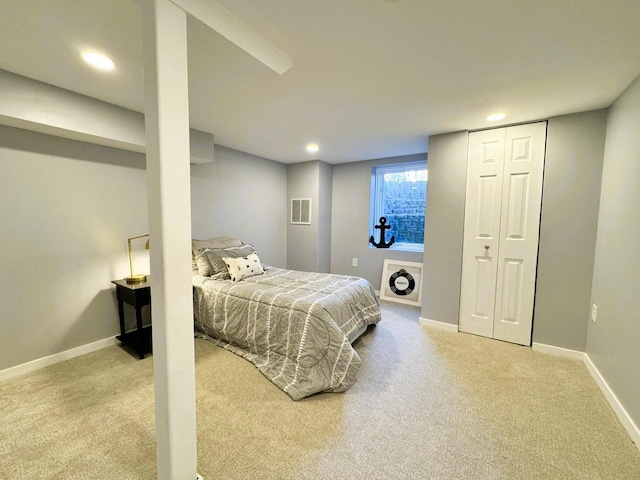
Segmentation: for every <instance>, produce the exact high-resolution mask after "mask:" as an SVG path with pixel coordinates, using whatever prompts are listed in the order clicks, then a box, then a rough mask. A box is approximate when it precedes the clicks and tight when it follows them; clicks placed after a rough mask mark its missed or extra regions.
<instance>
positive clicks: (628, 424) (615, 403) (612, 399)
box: [531, 343, 640, 450]
mask: <svg viewBox="0 0 640 480" xmlns="http://www.w3.org/2000/svg"><path fill="white" fill-rule="evenodd" d="M531 348H532V349H533V350H536V351H538V352H542V353H549V354H551V355H557V356H559V357H566V358H573V359H575V360H582V361H583V362H584V364H585V366H586V367H587V370H588V371H589V373H590V374H591V376H592V377H593V379H594V380H595V382H596V385H598V387H599V388H600V390H601V391H602V393H603V394H604V397H605V398H606V399H607V402H609V405H610V406H611V408H612V409H613V411H614V412H615V414H616V416H617V417H618V420H620V423H622V426H623V427H624V428H625V430H626V431H627V433H628V434H629V436H630V437H631V441H632V442H633V443H635V445H636V448H638V450H640V428H638V426H637V425H636V424H635V422H634V421H633V419H632V418H631V416H630V415H629V414H628V413H627V411H626V410H625V408H624V407H623V406H622V403H620V400H618V397H616V394H615V393H613V390H611V387H609V384H608V383H607V381H606V380H605V379H604V377H603V376H602V374H600V372H599V371H598V369H597V368H596V366H595V365H594V364H593V362H592V361H591V359H590V358H589V355H587V354H586V353H585V352H579V351H577V350H569V349H568V348H562V347H554V346H552V345H545V344H543V343H533V345H532V346H531Z"/></svg>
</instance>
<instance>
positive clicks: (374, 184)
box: [369, 159, 429, 252]
mask: <svg viewBox="0 0 640 480" xmlns="http://www.w3.org/2000/svg"><path fill="white" fill-rule="evenodd" d="M422 169H424V170H427V188H428V184H429V168H428V162H427V159H424V160H416V161H412V162H401V163H388V164H380V165H374V166H372V167H371V199H370V202H369V204H370V208H369V231H370V232H373V233H370V235H373V239H374V240H375V241H376V242H377V241H379V239H380V237H379V235H380V233H379V231H378V230H376V229H375V225H377V224H378V221H379V220H380V217H382V216H384V214H383V213H382V209H383V204H384V198H383V189H384V176H385V175H386V174H387V173H399V172H406V171H407V170H422ZM425 210H426V205H425ZM425 214H426V211H425ZM376 234H378V235H376ZM388 240H389V237H387V241H388ZM369 248H377V247H375V246H373V245H372V244H371V243H369ZM389 250H401V251H406V252H424V239H423V243H408V242H397V241H396V242H395V243H394V244H393V245H391V246H390V247H389Z"/></svg>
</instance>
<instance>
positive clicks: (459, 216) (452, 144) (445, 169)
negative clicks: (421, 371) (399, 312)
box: [421, 131, 469, 325]
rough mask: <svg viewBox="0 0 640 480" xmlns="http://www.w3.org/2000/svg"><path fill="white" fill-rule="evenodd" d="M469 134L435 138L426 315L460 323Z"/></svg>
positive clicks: (428, 216) (424, 296)
mask: <svg viewBox="0 0 640 480" xmlns="http://www.w3.org/2000/svg"><path fill="white" fill-rule="evenodd" d="M468 140H469V133H468V132H466V131H465V132H456V133H448V134H444V135H435V136H432V137H429V184H428V187H427V209H426V212H425V226H424V244H425V247H424V260H423V263H424V266H423V269H424V281H423V283H422V312H421V317H422V318H424V319H428V320H435V321H438V322H443V323H451V324H454V325H457V324H458V315H459V314H458V312H459V307H460V279H461V278H460V275H461V272H462V236H463V232H464V201H465V191H466V183H467V145H468Z"/></svg>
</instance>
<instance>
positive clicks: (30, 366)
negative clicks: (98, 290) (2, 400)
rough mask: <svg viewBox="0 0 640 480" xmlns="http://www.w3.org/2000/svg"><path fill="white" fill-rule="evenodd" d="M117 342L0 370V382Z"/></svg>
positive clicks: (112, 340) (107, 340)
mask: <svg viewBox="0 0 640 480" xmlns="http://www.w3.org/2000/svg"><path fill="white" fill-rule="evenodd" d="M118 343H120V342H118V340H117V339H116V337H109V338H105V339H103V340H98V341H97V342H93V343H88V344H87V345H81V346H79V347H76V348H72V349H71V350H65V351H64V352H60V353H55V354H53V355H49V356H48V357H43V358H39V359H37V360H33V361H31V362H27V363H23V364H22V365H16V366H15V367H10V368H7V369H5V370H0V381H1V380H8V379H9V378H13V377H17V376H18V375H23V374H25V373H29V372H33V371H34V370H38V369H40V368H43V367H47V366H49V365H53V364H55V363H59V362H63V361H65V360H69V359H70V358H74V357H78V356H80V355H84V354H86V353H91V352H95V351H96V350H102V349H103V348H106V347H110V346H111V345H117V344H118Z"/></svg>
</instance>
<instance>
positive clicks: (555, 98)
mask: <svg viewBox="0 0 640 480" xmlns="http://www.w3.org/2000/svg"><path fill="white" fill-rule="evenodd" d="M218 2H219V3H221V4H222V5H224V6H225V7H226V8H227V9H229V10H230V11H231V12H233V13H234V14H235V15H236V16H238V17H239V18H240V19H242V20H243V21H244V22H245V23H247V24H248V25H250V26H251V27H253V28H254V29H255V30H257V31H258V32H259V33H261V34H262V35H263V36H264V37H266V38H267V39H268V40H269V41H271V42H272V43H273V44H274V45H275V46H276V47H278V48H279V49H280V50H282V51H283V52H284V53H286V54H287V55H288V56H290V57H291V58H292V59H293V60H294V62H295V64H294V66H293V68H292V69H291V70H289V71H288V72H286V73H285V74H284V75H282V76H280V75H278V74H276V73H274V72H273V71H271V70H270V69H269V68H267V67H265V66H264V65H263V64H262V63H260V62H258V61H257V60H255V59H254V58H252V57H250V56H249V55H247V54H246V53H245V52H243V51H242V50H240V49H239V48H238V47H236V46H235V45H233V44H231V43H229V42H228V41H227V40H225V39H224V38H222V37H221V36H220V35H218V34H217V33H215V32H213V31H211V30H210V29H208V28H207V27H205V26H204V25H203V24H201V23H200V22H198V21H197V20H193V19H189V24H188V29H189V89H190V92H189V95H190V116H191V126H192V127H194V128H196V129H199V130H204V131H207V132H210V133H213V134H214V135H215V141H216V144H220V145H224V146H226V147H230V148H234V149H236V150H241V151H244V152H248V153H252V154H254V155H259V156H262V157H266V158H269V159H272V160H277V161H280V162H285V163H293V162H299V161H305V160H310V159H320V160H324V161H326V162H329V163H342V162H348V161H356V160H366V159H371V158H382V157H392V156H398V155H405V154H412V153H420V152H424V151H426V149H427V137H428V136H429V135H432V134H436V133H444V132H450V131H456V130H463V129H478V128H485V127H488V126H490V125H489V123H488V122H487V121H485V120H484V117H485V116H486V115H487V114H489V113H492V112H496V111H504V112H506V113H508V117H507V118H506V119H505V120H503V122H502V123H518V122H523V121H530V120H537V119H543V118H547V117H550V116H555V115H559V114H565V113H572V112H579V111H584V110H591V109H595V108H601V107H607V106H609V105H610V104H611V102H612V101H613V100H614V99H615V98H616V97H617V96H618V95H619V94H620V93H621V92H622V90H624V88H625V87H626V86H627V85H628V84H629V83H631V81H632V80H633V79H634V78H635V77H636V76H637V75H638V74H639V73H640V27H639V26H638V25H639V24H640V1H638V0H492V1H480V0H218ZM89 47H91V48H95V49H99V50H102V51H104V52H105V53H107V54H109V55H110V56H111V57H112V58H113V59H114V60H115V62H116V64H117V67H118V68H117V71H116V72H115V73H111V74H104V73H99V72H97V71H95V70H91V69H90V68H88V67H87V66H86V65H85V64H84V63H83V62H82V60H81V59H80V57H79V55H78V53H79V51H80V50H82V49H84V48H89ZM0 68H2V69H4V70H8V71H11V72H14V73H17V74H20V75H24V76H27V77H31V78H34V79H36V80H40V81H43V82H46V83H50V84H52V85H56V86H58V87H62V88H66V89H68V90H72V91H74V92H78V93H81V94H84V95H89V96H91V97H95V98H98V99H100V100H104V101H107V102H111V103H114V104H116V105H120V106H122V107H126V108H130V109H133V110H136V111H139V112H142V111H143V68H142V46H141V35H140V11H139V7H138V4H137V2H136V1H135V0H0ZM310 141H314V142H317V143H318V144H319V145H320V151H319V152H318V153H316V154H313V155H311V154H308V153H307V152H306V151H305V149H304V146H305V144H307V143H308V142H310Z"/></svg>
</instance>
